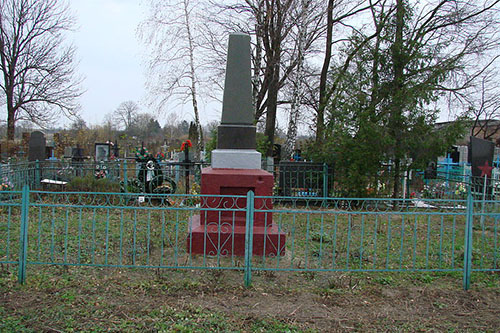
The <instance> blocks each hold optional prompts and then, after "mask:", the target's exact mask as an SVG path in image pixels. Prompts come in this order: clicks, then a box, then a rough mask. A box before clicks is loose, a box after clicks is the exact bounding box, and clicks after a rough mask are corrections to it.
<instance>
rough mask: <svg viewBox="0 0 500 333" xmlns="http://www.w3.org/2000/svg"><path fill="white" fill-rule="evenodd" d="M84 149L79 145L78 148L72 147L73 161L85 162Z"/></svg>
mask: <svg viewBox="0 0 500 333" xmlns="http://www.w3.org/2000/svg"><path fill="white" fill-rule="evenodd" d="M83 159H84V156H83V149H82V148H80V146H79V145H77V146H76V148H72V149H71V161H73V162H83Z"/></svg>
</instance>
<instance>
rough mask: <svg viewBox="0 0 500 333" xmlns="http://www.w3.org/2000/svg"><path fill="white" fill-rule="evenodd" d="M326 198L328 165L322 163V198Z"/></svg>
mask: <svg viewBox="0 0 500 333" xmlns="http://www.w3.org/2000/svg"><path fill="white" fill-rule="evenodd" d="M327 197H328V164H326V163H323V198H327Z"/></svg>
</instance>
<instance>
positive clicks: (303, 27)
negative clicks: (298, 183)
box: [283, 0, 311, 159]
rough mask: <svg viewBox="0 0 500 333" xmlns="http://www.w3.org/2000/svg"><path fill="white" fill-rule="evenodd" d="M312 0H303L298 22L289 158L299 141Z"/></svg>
mask: <svg viewBox="0 0 500 333" xmlns="http://www.w3.org/2000/svg"><path fill="white" fill-rule="evenodd" d="M310 5H311V0H301V2H300V7H299V10H300V13H299V15H298V23H297V68H296V70H295V71H294V73H293V74H292V75H290V81H291V83H292V98H291V104H290V115H289V118H288V130H287V133H286V140H285V145H284V147H283V155H284V156H286V158H287V159H288V158H289V157H290V156H291V154H292V152H293V149H294V148H295V143H296V141H297V126H298V121H299V114H300V113H299V111H300V99H301V96H302V95H303V92H302V89H303V87H304V84H303V82H304V80H305V76H304V74H305V72H304V46H305V45H304V44H305V42H306V36H307V25H308V24H307V23H308V22H307V15H308V13H309V12H310V8H309V7H310Z"/></svg>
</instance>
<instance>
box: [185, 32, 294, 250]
mask: <svg viewBox="0 0 500 333" xmlns="http://www.w3.org/2000/svg"><path fill="white" fill-rule="evenodd" d="M250 52H251V51H250V36H249V35H246V34H231V35H230V36H229V47H228V56H227V65H226V81H225V84H224V98H223V106H222V119H221V125H220V126H219V127H218V136H217V149H215V150H213V151H212V167H210V168H204V169H203V170H202V172H201V194H202V195H203V196H205V198H204V200H202V205H201V208H202V210H201V214H200V215H199V216H195V217H193V218H192V219H191V221H190V227H189V228H190V229H189V230H190V235H189V238H188V240H187V247H188V251H189V252H191V253H198V254H208V255H218V254H219V255H231V254H234V255H244V254H245V226H246V212H245V211H228V210H223V209H224V208H228V207H236V208H244V207H246V198H239V199H234V198H230V197H225V198H224V197H216V196H218V195H223V196H236V195H237V196H244V195H246V194H247V193H248V191H253V192H254V193H255V196H257V197H259V196H267V197H271V196H272V194H273V191H272V189H273V185H274V179H273V175H272V174H271V173H269V172H266V171H264V170H261V154H260V153H259V152H257V151H256V150H255V148H256V140H255V132H256V129H255V126H254V125H253V122H254V115H253V107H252V86H251V72H250V69H251V65H250V64H251V62H250V54H251V53H250ZM211 195H214V197H210V196H211ZM254 206H255V207H256V208H257V209H259V210H260V209H263V207H265V208H266V209H272V200H271V198H265V199H263V198H257V199H256V200H255V204H254ZM203 208H206V209H211V210H203ZM217 209H220V210H217ZM284 252H285V234H284V233H283V232H279V231H278V228H277V226H275V225H274V224H273V221H272V213H271V212H265V211H261V212H257V213H255V215H254V228H253V254H254V255H278V254H280V255H283V254H284Z"/></svg>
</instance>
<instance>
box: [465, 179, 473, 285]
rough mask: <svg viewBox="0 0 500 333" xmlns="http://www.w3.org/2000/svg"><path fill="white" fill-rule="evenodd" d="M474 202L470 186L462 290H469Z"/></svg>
mask: <svg viewBox="0 0 500 333" xmlns="http://www.w3.org/2000/svg"><path fill="white" fill-rule="evenodd" d="M473 214H474V200H473V198H472V191H471V186H470V185H469V187H468V191H467V212H466V221H465V237H464V238H465V240H464V242H465V246H464V279H463V280H464V281H463V286H464V290H469V287H470V275H471V270H472V224H473V222H474V220H473V219H474V215H473Z"/></svg>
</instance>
